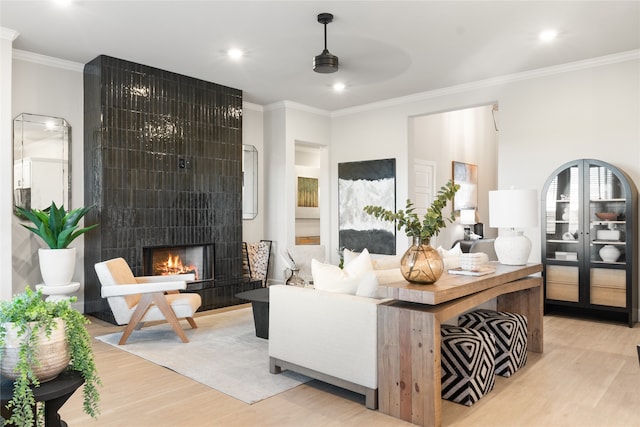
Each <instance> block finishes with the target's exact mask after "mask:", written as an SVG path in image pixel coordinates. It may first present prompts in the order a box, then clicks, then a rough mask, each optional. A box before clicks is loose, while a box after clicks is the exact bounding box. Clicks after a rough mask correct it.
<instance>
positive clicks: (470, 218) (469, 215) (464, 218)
mask: <svg viewBox="0 0 640 427" xmlns="http://www.w3.org/2000/svg"><path fill="white" fill-rule="evenodd" d="M475 223H476V210H475V209H460V224H462V225H473V224H475Z"/></svg>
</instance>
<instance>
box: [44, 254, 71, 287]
mask: <svg viewBox="0 0 640 427" xmlns="http://www.w3.org/2000/svg"><path fill="white" fill-rule="evenodd" d="M38 258H39V260H40V274H42V280H43V281H44V284H45V285H47V286H60V285H68V284H69V283H71V278H72V277H73V271H74V270H75V267H76V248H66V249H44V248H40V249H38Z"/></svg>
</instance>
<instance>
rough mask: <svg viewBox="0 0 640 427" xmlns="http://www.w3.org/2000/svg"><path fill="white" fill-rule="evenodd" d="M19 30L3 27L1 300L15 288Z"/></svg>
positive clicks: (0, 71)
mask: <svg viewBox="0 0 640 427" xmlns="http://www.w3.org/2000/svg"><path fill="white" fill-rule="evenodd" d="M17 36H18V33H17V32H16V31H14V30H11V29H9V28H4V27H0V236H1V240H2V244H1V245H0V300H7V299H10V298H11V296H12V294H13V289H12V282H13V281H12V277H11V276H12V270H13V267H12V265H13V258H12V252H13V251H12V249H13V248H12V222H13V191H12V189H13V172H12V169H13V149H12V143H11V129H12V127H11V121H12V119H13V116H12V112H11V99H12V88H11V80H12V71H13V70H12V62H13V59H12V55H13V40H15V39H16V37H17Z"/></svg>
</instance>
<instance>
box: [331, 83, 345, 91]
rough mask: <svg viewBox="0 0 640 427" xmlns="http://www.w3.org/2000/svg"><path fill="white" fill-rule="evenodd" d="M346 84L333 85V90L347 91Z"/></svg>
mask: <svg viewBox="0 0 640 427" xmlns="http://www.w3.org/2000/svg"><path fill="white" fill-rule="evenodd" d="M345 87H346V86H345V84H344V83H334V84H333V90H334V91H336V92H342V91H343V90H344V89H345Z"/></svg>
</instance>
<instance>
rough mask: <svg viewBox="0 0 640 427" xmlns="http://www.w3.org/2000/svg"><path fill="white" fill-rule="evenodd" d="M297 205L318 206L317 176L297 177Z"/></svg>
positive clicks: (302, 206)
mask: <svg viewBox="0 0 640 427" xmlns="http://www.w3.org/2000/svg"><path fill="white" fill-rule="evenodd" d="M298 207H301V208H317V207H318V178H306V177H302V176H299V177H298Z"/></svg>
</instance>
